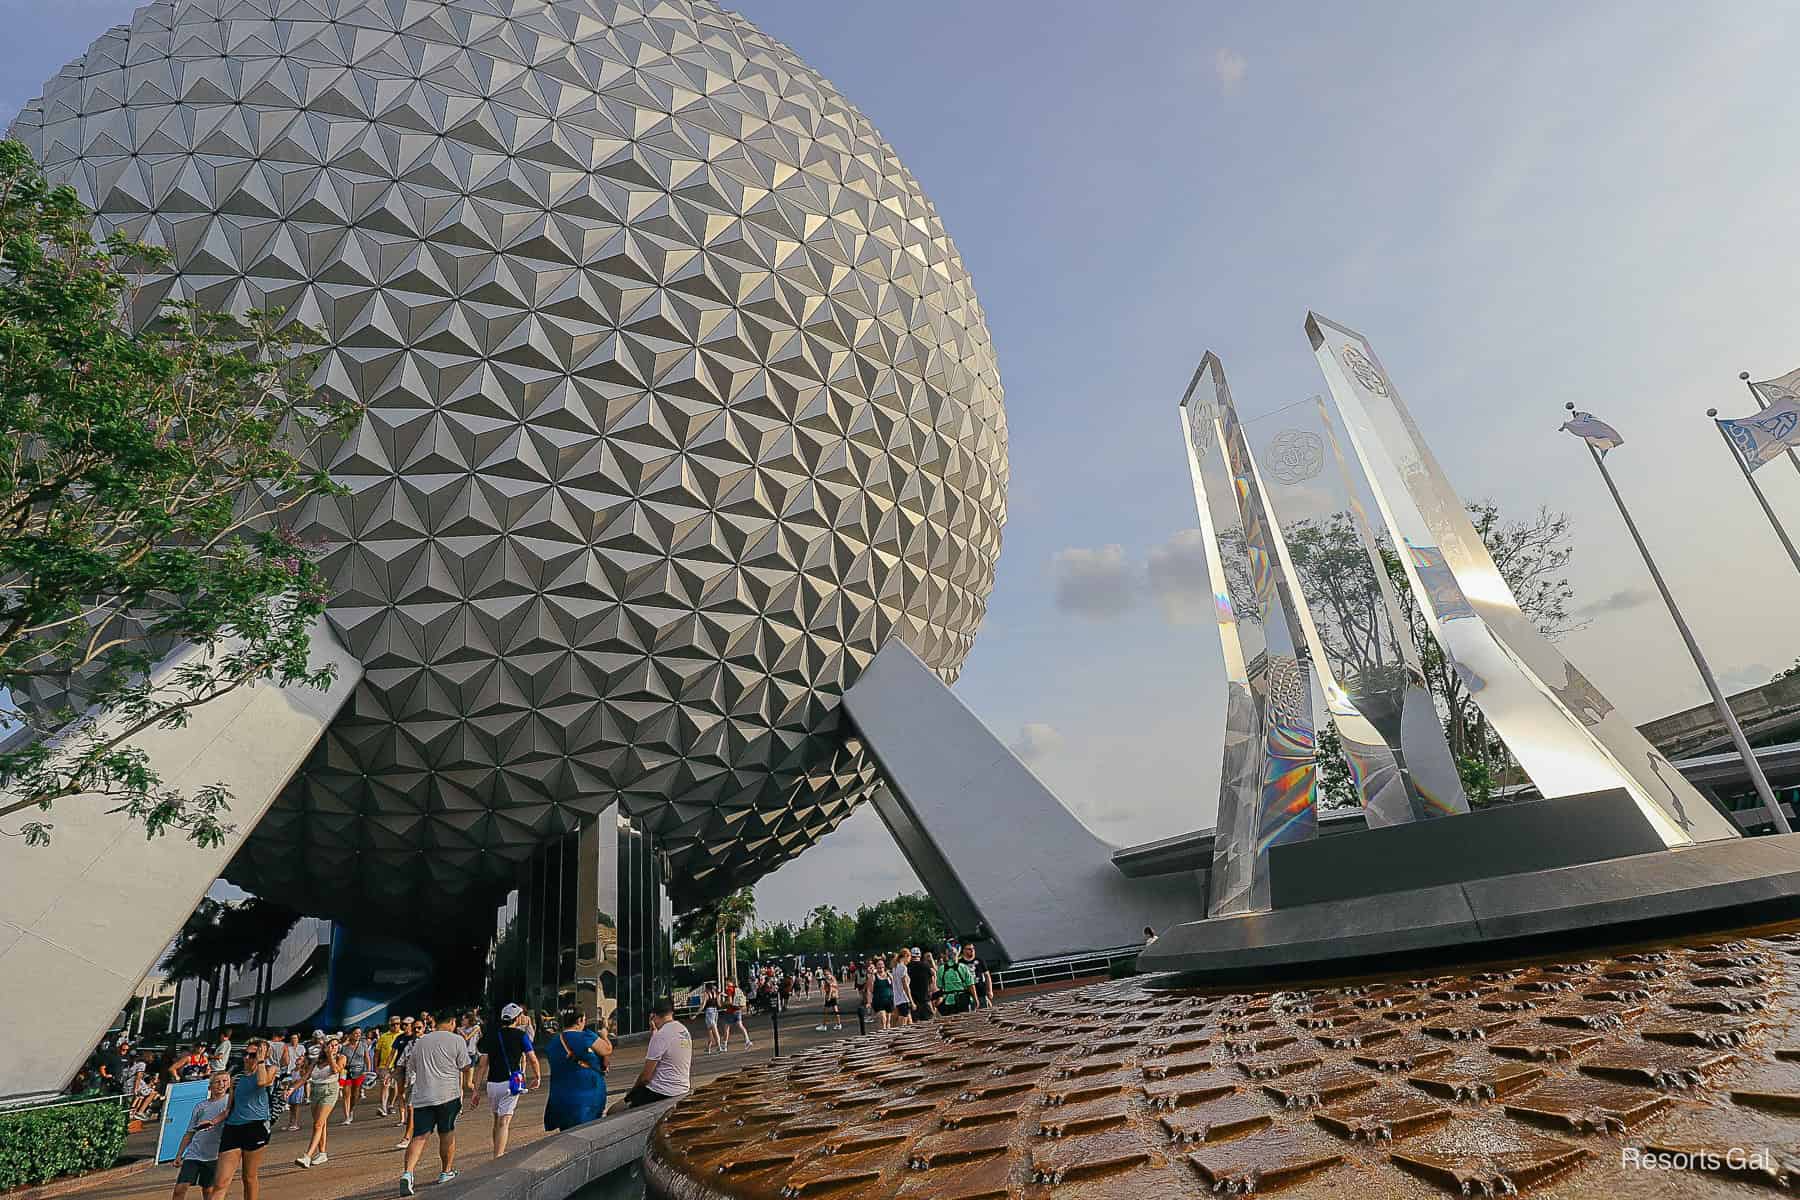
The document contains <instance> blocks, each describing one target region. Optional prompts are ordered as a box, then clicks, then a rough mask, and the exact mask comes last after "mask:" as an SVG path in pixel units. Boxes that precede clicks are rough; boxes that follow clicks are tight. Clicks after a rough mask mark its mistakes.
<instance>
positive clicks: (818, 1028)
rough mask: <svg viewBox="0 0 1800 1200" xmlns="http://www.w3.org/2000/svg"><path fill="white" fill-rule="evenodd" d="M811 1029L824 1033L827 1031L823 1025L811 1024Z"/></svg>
mask: <svg viewBox="0 0 1800 1200" xmlns="http://www.w3.org/2000/svg"><path fill="white" fill-rule="evenodd" d="M813 1030H814V1032H816V1033H826V1032H828V1031H827V1030H826V1028H825V1027H824V1026H823V1025H814V1026H813Z"/></svg>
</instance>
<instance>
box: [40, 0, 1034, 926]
mask: <svg viewBox="0 0 1800 1200" xmlns="http://www.w3.org/2000/svg"><path fill="white" fill-rule="evenodd" d="M14 136H18V137H21V138H23V139H24V140H25V141H26V142H27V143H28V144H29V145H31V147H32V148H33V150H34V151H35V152H36V153H37V155H38V156H39V158H40V159H41V161H42V162H43V163H44V164H45V166H46V168H47V169H48V171H49V172H50V174H51V176H52V178H53V179H55V180H58V181H66V182H68V183H71V184H73V185H74V186H75V188H76V189H77V190H78V192H79V193H80V195H81V198H82V199H83V201H84V202H86V203H87V204H89V205H90V206H92V207H93V208H94V209H95V210H96V211H97V212H98V213H99V216H100V221H101V224H102V225H103V226H104V227H106V228H118V229H122V230H124V231H125V232H126V233H128V234H130V235H132V236H134V237H137V238H141V239H143V240H145V241H148V242H153V243H158V244H161V245H164V246H167V247H168V248H169V249H170V250H171V251H172V252H173V254H174V270H173V272H172V273H170V274H168V275H167V276H165V277H162V278H159V279H156V280H153V281H152V282H151V285H150V287H149V288H148V289H147V292H146V297H145V299H146V301H147V302H154V301H156V300H159V299H162V298H166V297H177V296H180V297H190V298H193V299H196V300H198V301H200V302H202V303H204V304H207V305H210V306H214V307H220V308H233V309H242V308H248V307H281V308H284V309H286V310H287V311H288V312H289V313H290V314H291V315H292V317H293V318H295V319H297V320H299V321H302V322H305V323H306V324H308V325H310V326H313V327H315V328H317V329H319V330H321V331H323V334H324V336H325V339H326V343H327V344H326V346H325V349H324V355H323V361H322V365H321V367H320V371H319V375H318V377H317V383H318V385H319V386H321V387H324V388H330V389H335V390H336V391H339V392H342V393H347V394H349V395H352V396H354V397H356V398H357V399H359V400H361V401H362V402H363V403H364V404H365V405H366V406H367V414H366V417H365V418H364V420H363V421H362V423H361V426H360V427H359V428H358V429H357V430H356V431H355V433H354V434H353V435H352V436H350V437H349V438H348V439H347V440H346V441H345V443H344V444H343V445H342V446H341V447H338V448H336V450H335V451H334V454H333V457H332V460H331V467H332V471H333V473H334V474H335V476H336V477H337V478H338V479H339V480H341V481H342V482H343V483H345V484H347V485H348V486H349V487H350V489H351V492H352V494H351V495H350V496H348V497H346V498H342V499H334V500H331V501H328V502H324V503H321V504H319V505H317V506H315V507H314V508H313V509H311V510H309V511H308V512H307V513H306V514H304V517H303V520H302V523H303V526H304V530H305V532H307V533H310V534H311V535H312V536H315V537H317V538H319V539H321V540H322V541H323V542H324V544H325V556H326V560H327V563H328V565H329V569H330V571H331V574H332V576H333V579H334V582H335V587H336V593H335V595H334V596H333V598H332V605H331V620H332V622H333V624H334V626H335V627H336V630H337V632H338V634H339V636H340V637H341V638H342V639H343V640H344V642H345V643H346V644H347V645H348V646H349V647H350V649H351V650H352V651H353V652H354V653H355V654H356V655H358V656H359V657H360V658H361V660H362V662H363V664H364V666H365V668H366V672H367V674H366V677H365V680H364V682H363V683H362V685H361V686H360V688H359V689H358V691H357V693H356V695H355V697H354V699H353V700H352V701H351V703H350V705H349V706H348V707H347V708H346V709H345V710H344V711H343V712H342V713H341V714H340V715H339V717H338V719H337V721H336V722H335V724H334V725H333V726H332V727H331V729H330V731H329V732H328V734H327V735H326V737H325V739H324V740H323V742H322V743H321V744H320V746H319V747H318V748H317V749H316V750H315V752H314V753H313V755H312V757H311V759H310V760H309V761H308V763H307V764H306V765H305V767H304V768H303V769H302V771H301V772H300V774H299V775H298V776H297V777H296V779H295V781H294V783H293V784H291V785H290V786H289V788H288V789H287V791H286V792H285V793H284V794H283V795H282V796H281V797H280V799H279V800H278V801H277V802H276V804H275V806H274V807H273V808H272V809H271V810H270V811H269V812H268V814H267V815H266V816H264V817H263V818H262V820H261V821H260V823H259V824H258V826H257V828H256V831H255V833H254V834H253V835H252V837H251V838H250V840H249V841H248V842H247V843H246V845H245V847H244V849H243V850H242V851H241V852H240V853H239V855H238V857H237V859H236V861H235V862H234V863H233V865H232V868H231V871H230V872H229V874H230V877H231V878H233V879H234V880H236V881H237V882H239V883H241V884H243V885H244V886H246V887H249V888H251V889H253V890H256V891H258V892H263V893H265V894H268V895H271V896H275V897H279V898H283V899H286V900H288V901H289V902H291V903H294V904H296V905H299V906H303V907H306V908H307V909H308V910H309V911H314V912H319V913H324V914H331V915H354V914H358V913H363V914H367V913H369V912H370V910H371V907H372V906H373V907H374V908H375V909H376V910H377V911H379V912H380V913H382V914H383V915H386V916H391V917H393V918H396V919H400V918H404V916H405V915H406V914H409V913H412V914H424V913H431V914H435V915H436V916H439V917H442V916H443V915H445V914H446V913H447V912H449V911H450V910H451V909H453V908H456V907H457V906H459V905H460V906H461V907H462V908H464V909H466V910H468V911H473V910H474V909H475V907H476V906H477V905H478V904H479V903H481V902H486V901H491V900H492V899H493V898H494V895H495V893H496V892H497V891H501V890H504V889H505V888H506V887H509V886H511V885H512V883H513V881H514V879H515V878H516V875H517V870H518V864H519V863H520V862H521V861H523V860H524V859H525V858H527V857H528V856H529V854H530V852H531V850H532V849H533V848H534V847H535V846H536V845H538V844H540V843H541V842H542V841H544V840H545V839H547V838H549V837H551V836H554V835H556V834H559V833H562V832H565V831H567V830H570V829H573V828H574V827H575V826H576V824H577V822H578V820H579V819H580V818H581V817H582V816H583V815H584V814H594V813H597V812H600V811H602V810H604V809H606V808H608V807H609V806H611V805H613V804H615V803H617V804H620V805H622V806H623V807H624V809H625V810H626V811H628V812H630V813H631V814H633V815H635V816H639V817H641V818H643V819H644V820H645V821H646V822H647V823H648V824H649V825H650V826H651V827H652V828H653V829H654V830H656V831H657V832H658V833H659V834H660V835H661V837H662V838H663V844H664V845H665V846H666V847H667V848H668V849H669V851H670V853H671V862H670V868H671V881H672V883H673V884H674V886H675V887H676V889H677V893H678V897H680V898H682V899H687V900H691V899H694V898H697V897H700V896H703V895H706V894H710V893H716V892H720V891H724V890H728V888H730V887H733V886H737V885H738V884H741V883H744V882H748V881H749V880H751V879H753V878H755V877H756V876H757V875H760V874H761V873H763V872H764V871H766V870H768V869H769V868H770V867H772V866H774V865H776V864H778V863H779V862H781V861H783V860H784V859H786V858H787V857H789V856H791V855H792V854H794V853H795V852H797V851H798V850H800V849H802V848H803V847H805V846H807V845H809V844H811V843H812V842H813V841H814V840H816V839H817V838H818V836H819V835H820V834H822V833H824V832H826V831H827V830H829V829H830V828H832V827H833V826H835V825H836V823H837V822H838V821H839V820H841V819H842V818H843V816H844V815H845V814H846V813H847V812H848V811H849V809H850V807H851V806H853V805H854V804H855V803H856V802H857V801H858V800H860V799H862V798H863V797H864V796H865V795H866V793H867V792H868V791H869V790H870V788H871V787H872V785H873V779H874V776H873V770H872V767H871V766H870V764H869V762H868V761H867V757H866V755H865V754H864V753H863V752H862V750H861V748H860V747H859V746H858V745H857V744H856V743H855V742H854V740H853V739H849V740H847V739H846V738H845V736H844V735H843V734H842V733H841V732H840V731H839V728H838V716H837V704H838V698H839V696H840V695H841V693H842V691H843V689H844V688H845V687H847V686H848V685H849V684H850V683H851V682H852V681H853V680H854V679H855V678H856V676H857V674H858V672H859V671H860V670H861V669H862V667H863V666H864V665H865V664H866V663H867V662H868V661H869V659H870V657H871V656H872V655H873V654H874V653H875V650H876V649H877V647H879V646H880V645H881V644H882V643H883V642H884V641H885V640H886V639H887V638H889V637H894V636H900V637H904V638H905V639H906V641H907V642H908V644H910V645H911V646H912V647H913V649H914V650H915V651H917V652H918V653H919V654H920V656H921V657H923V658H924V659H925V660H926V661H927V662H928V663H929V664H930V665H931V666H932V667H934V668H935V669H936V670H937V671H938V672H939V673H940V674H942V675H943V676H944V677H945V678H946V679H949V678H953V677H954V675H955V674H956V672H957V670H958V668H959V666H960V664H961V663H962V661H963V658H964V656H965V655H966V654H967V653H968V650H969V646H970V643H971V641H972V639H973V638H974V636H975V631H976V628H977V627H978V626H979V624H980V622H981V618H982V616H983V614H984V612H985V607H986V601H987V596H988V593H989V590H990V589H991V587H992V584H993V579H994V565H995V560H996V558H997V556H998V554H999V550H1000V530H1001V525H1002V523H1003V522H1004V520H1005V495H1006V477H1007V465H1006V420H1005V414H1004V412H1003V410H1002V407H1001V389H1000V378H999V373H998V369H997V367H996V364H995V360H994V351H993V347H992V346H991V344H990V343H989V339H988V333H987V329H986V326H985V324H984V321H983V318H982V313H981V309H980V306H979V304H978V303H977V302H976V299H975V293H974V289H973V287H972V286H971V284H970V281H969V277H968V273H967V272H966V271H965V270H964V268H963V265H962V262H961V260H960V259H959V258H958V257H957V253H956V248H955V247H954V246H953V245H952V244H951V242H950V239H949V237H948V236H947V235H946V234H945V232H944V229H943V226H942V225H941V224H940V222H939V221H938V218H937V214H936V213H935V212H934V211H933V209H932V207H931V204H930V202H929V201H927V200H926V199H925V197H924V195H923V194H922V193H921V192H920V190H919V187H918V184H917V183H916V182H915V181H914V179H913V177H912V176H911V175H910V174H909V173H908V172H907V171H906V169H905V168H904V167H902V166H901V165H900V162H899V160H898V159H897V158H895V156H894V152H893V151H892V150H891V149H890V148H889V147H888V146H887V144H886V143H884V142H883V141H882V140H881V138H880V136H879V135H878V134H877V133H876V131H875V129H874V128H873V127H872V126H871V125H870V124H869V122H868V120H867V119H865V118H864V117H863V115H862V114H861V113H859V112H858V111H857V110H856V109H855V108H853V107H852V106H851V105H850V104H849V103H848V102H847V101H845V100H844V99H843V98H842V97H841V96H839V95H838V93H837V91H836V90H835V89H834V88H832V86H831V85H830V84H829V83H827V82H826V81H825V80H824V79H822V78H821V77H820V76H819V75H818V74H817V73H815V72H814V71H812V70H811V69H810V68H808V67H807V66H806V65H805V64H803V63H802V62H800V61H799V59H797V58H796V57H795V56H794V54H793V53H792V52H791V51H790V50H788V49H787V48H786V47H785V46H783V45H782V44H780V43H779V42H776V41H774V40H772V39H771V38H769V37H767V36H766V35H764V34H763V33H761V32H760V31H759V30H757V29H756V28H755V27H754V26H753V25H751V24H750V23H749V22H747V21H745V20H743V19H742V18H740V17H738V16H736V15H734V14H732V13H728V12H725V11H722V10H721V9H719V8H718V7H716V6H715V5H713V4H710V3H704V2H699V0H695V2H689V0H638V2H619V3H613V2H609V0H161V2H159V3H153V4H149V5H147V6H146V7H144V8H142V9H139V10H138V11H137V12H136V14H135V15H134V16H133V18H132V21H131V24H130V25H129V26H128V27H120V28H118V29H115V30H113V31H112V32H110V33H108V34H106V35H105V36H103V37H102V38H100V39H99V40H98V41H96V42H95V43H94V44H93V46H92V47H91V48H90V49H89V50H88V53H87V54H86V56H85V57H83V58H82V59H80V60H78V61H77V62H75V63H73V64H71V65H70V66H69V67H67V68H66V69H64V70H63V71H62V72H61V73H60V74H58V75H57V76H56V77H55V78H54V79H52V80H51V81H50V83H49V84H48V85H47V86H46V88H45V92H44V96H43V98H42V100H40V101H38V102H35V103H33V104H32V105H30V106H29V107H28V108H27V109H26V110H25V111H24V112H23V113H21V115H20V117H19V118H18V121H17V123H16V125H15V127H14ZM253 799H255V798H241V800H243V801H248V800H253Z"/></svg>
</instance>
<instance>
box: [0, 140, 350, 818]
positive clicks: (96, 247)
mask: <svg viewBox="0 0 1800 1200" xmlns="http://www.w3.org/2000/svg"><path fill="white" fill-rule="evenodd" d="M92 227H93V214H92V213H90V212H88V211H87V210H86V209H84V208H83V207H82V206H81V204H80V203H79V202H78V201H77V199H76V197H75V193H74V191H73V190H72V189H70V188H66V187H61V188H52V187H50V186H49V184H48V182H47V181H46V180H45V178H44V176H43V173H42V172H41V171H40V170H39V169H38V168H37V166H36V165H35V164H34V163H33V162H32V160H31V156H30V154H29V152H28V151H27V150H26V148H25V147H24V146H23V145H21V144H20V143H18V142H3V143H0V721H5V722H6V723H8V724H9V725H11V726H13V727H22V728H24V729H26V730H28V731H30V732H31V733H33V734H35V735H37V736H35V737H31V738H27V739H25V744H23V745H19V746H15V747H14V748H12V749H10V750H7V751H5V752H4V753H0V788H4V789H5V791H6V793H7V794H8V799H7V800H5V801H4V802H0V818H4V817H7V816H11V815H14V814H18V813H24V812H27V811H31V812H35V813H39V814H43V813H48V811H49V810H50V809H51V807H52V806H53V805H54V804H56V803H57V802H60V801H66V800H71V799H73V798H75V797H91V798H92V799H93V800H94V802H97V803H101V804H105V805H108V806H109V811H113V812H118V813H122V814H124V815H125V816H126V817H128V818H129V819H132V820H136V821H139V822H141V823H142V824H143V826H144V828H145V830H146V832H147V833H148V834H149V835H150V836H155V835H157V834H160V833H163V832H165V831H167V830H171V829H175V830H180V831H182V832H183V833H184V834H185V835H186V836H187V837H189V838H191V839H192V840H194V841H195V842H198V843H200V844H201V845H209V846H210V845H217V844H218V843H219V842H220V841H222V839H223V838H224V836H225V834H226V832H227V831H228V828H229V827H228V826H226V825H225V824H224V823H223V819H222V817H223V814H224V813H225V812H226V810H227V808H228V805H229V799H230V797H229V795H228V793H227V792H226V791H225V789H224V788H222V787H220V786H217V785H214V786H210V787H203V788H200V789H198V790H196V791H195V792H194V793H193V794H191V795H184V794H182V793H181V792H179V791H177V790H176V789H174V788H171V787H168V786H166V785H165V784H164V783H163V782H162V780H161V779H160V777H159V776H158V774H157V772H156V769H155V766H154V764H152V763H151V762H149V761H148V759H147V757H146V756H145V754H144V753H143V752H142V751H141V750H139V749H137V748H135V747H134V746H133V745H132V744H131V742H132V739H133V738H134V737H135V736H136V735H137V734H139V733H142V732H143V731H145V730H147V729H152V728H178V727H180V726H181V725H183V724H184V723H185V722H186V721H187V720H188V717H189V714H190V713H191V712H192V711H193V709H194V708H196V707H197V706H199V705H202V704H205V703H207V702H209V701H211V700H214V699H217V698H218V697H220V696H222V695H225V694H226V693H228V692H232V691H235V690H237V689H238V688H241V687H244V686H246V685H249V684H254V683H258V682H262V681H273V682H275V683H278V684H281V685H283V686H292V685H302V686H312V687H320V686H325V685H326V684H328V683H329V682H330V673H329V672H328V671H314V670H312V669H311V668H310V666H309V664H308V654H307V651H308V630H309V626H310V624H311V622H312V621H313V619H314V618H316V617H317V616H318V615H319V614H320V613H321V612H323V611H324V606H325V593H326V587H325V580H324V578H323V577H322V574H321V571H320V568H319V566H318V564H317V563H316V561H315V559H314V554H313V551H312V549H311V548H310V547H309V546H307V545H304V544H302V542H301V541H300V539H299V538H297V537H296V536H295V535H294V534H293V533H292V532H291V531H290V530H289V529H288V528H286V527H285V525H284V523H283V518H284V515H286V514H289V513H290V512H291V511H292V510H293V509H294V508H295V506H297V505H299V504H302V503H303V502H305V501H307V500H309V499H311V498H313V497H316V496H321V495H326V494H341V492H342V489H341V488H339V487H338V486H337V485H335V484H333V483H332V481H331V480H330V478H329V476H328V475H327V474H326V473H325V471H324V470H323V469H322V468H321V467H320V466H319V464H320V463H321V462H322V461H323V460H324V456H323V453H322V451H323V449H324V447H325V445H326V443H328V442H329V441H330V440H331V439H333V438H336V437H339V436H341V435H342V434H344V433H345V432H347V431H348V430H349V428H350V427H351V426H352V424H353V423H354V421H355V419H356V416H357V413H356V410H355V408H354V406H353V405H352V404H351V403H350V402H348V401H345V400H342V399H338V398H333V397H331V396H326V395H320V394H318V393H315V392H314V391H313V390H312V389H311V388H310V387H309V386H308V384H307V380H308V379H309V377H310V375H311V372H312V369H313V366H314V363H313V360H312V359H311V358H310V357H308V356H306V355H305V354H301V353H298V352H299V351H300V350H301V349H302V347H303V346H304V345H305V344H307V343H309V342H310V343H317V341H318V336H317V335H316V334H313V333H312V332H310V331H308V330H306V329H305V328H304V327H301V326H298V325H293V324H289V325H285V326H284V325H283V324H282V323H281V322H280V315H279V314H278V313H272V312H270V313H265V312H252V313H248V314H246V315H245V316H244V317H242V318H235V317H230V316H225V315H221V314H216V313H208V312H204V311H202V310H200V309H199V308H197V307H195V306H193V305H190V304H169V305H164V306H162V307H161V308H160V309H156V308H155V306H150V305H147V304H146V302H144V300H143V297H142V295H141V294H140V292H139V291H138V290H137V289H136V285H135V282H134V281H135V280H137V279H138V278H140V277H141V274H142V272H145V271H149V270H156V269H160V268H163V267H166V265H167V263H168V254H167V252H166V251H164V250H162V249H160V248H157V247H153V246H148V245H145V244H142V243H137V242H132V241H129V240H127V239H125V238H124V237H122V236H120V235H117V234H114V235H112V236H110V237H108V238H107V239H106V240H104V241H97V240H95V238H94V237H93V236H92V234H91V232H90V230H91V229H92ZM143 307H149V308H151V309H152V311H150V312H147V313H143V312H138V311H137V310H138V309H140V308H143ZM134 318H141V319H134ZM183 644H186V645H191V646H194V647H198V648H199V649H200V651H201V653H198V654H194V655H189V656H186V657H184V658H183V659H182V660H181V661H180V662H179V663H178V664H175V665H172V666H169V667H168V668H166V669H164V670H162V671H160V672H158V671H155V670H153V668H156V667H157V664H158V660H159V659H160V658H161V657H162V656H163V655H165V654H167V652H168V651H169V650H170V649H172V648H174V647H177V646H180V645H183ZM51 829H52V826H51V823H50V822H49V821H48V820H46V819H45V818H44V817H43V816H34V817H33V818H32V819H30V820H27V821H26V822H24V823H23V824H22V825H21V826H20V828H19V829H17V830H16V831H9V832H13V833H15V834H16V835H22V836H23V837H24V838H25V839H26V841H27V842H28V843H30V844H42V843H44V842H46V841H47V840H48V839H49V837H50V834H51Z"/></svg>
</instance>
